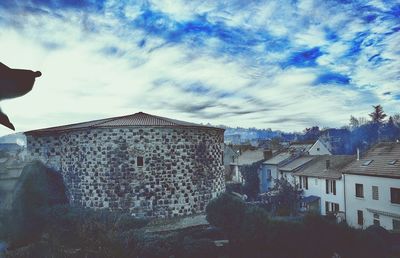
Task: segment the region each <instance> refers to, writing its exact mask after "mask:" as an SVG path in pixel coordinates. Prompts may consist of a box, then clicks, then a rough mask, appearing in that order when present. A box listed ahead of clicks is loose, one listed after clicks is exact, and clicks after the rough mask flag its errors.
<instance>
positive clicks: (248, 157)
mask: <svg viewBox="0 0 400 258" xmlns="http://www.w3.org/2000/svg"><path fill="white" fill-rule="evenodd" d="M263 159H264V150H262V149H257V150H247V151H245V152H243V153H242V154H241V155H240V156H239V157H238V165H239V166H242V165H251V164H253V163H255V162H258V161H261V160H263Z"/></svg>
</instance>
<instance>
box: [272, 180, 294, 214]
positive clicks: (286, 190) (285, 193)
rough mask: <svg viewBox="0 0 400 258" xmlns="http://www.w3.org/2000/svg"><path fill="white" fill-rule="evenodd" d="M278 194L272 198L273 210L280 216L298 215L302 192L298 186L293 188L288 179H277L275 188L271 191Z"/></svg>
mask: <svg viewBox="0 0 400 258" xmlns="http://www.w3.org/2000/svg"><path fill="white" fill-rule="evenodd" d="M271 190H272V191H274V192H276V194H274V195H273V196H271V197H270V199H269V203H271V206H272V210H273V212H274V213H276V214H277V215H279V216H289V215H296V214H297V212H298V209H299V203H300V197H301V191H300V190H299V188H298V186H297V185H295V186H292V185H291V184H290V183H289V182H288V181H287V180H286V179H284V178H280V179H276V180H275V183H274V187H273V188H272V189H271Z"/></svg>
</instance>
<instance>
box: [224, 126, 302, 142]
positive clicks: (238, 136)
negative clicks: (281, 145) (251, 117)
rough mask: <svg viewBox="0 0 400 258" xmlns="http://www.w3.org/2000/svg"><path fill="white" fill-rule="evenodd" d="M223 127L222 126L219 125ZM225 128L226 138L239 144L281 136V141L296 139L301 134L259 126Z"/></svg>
mask: <svg viewBox="0 0 400 258" xmlns="http://www.w3.org/2000/svg"><path fill="white" fill-rule="evenodd" d="M219 127H221V126H219ZM223 128H225V140H228V141H229V142H232V143H235V144H238V143H245V142H251V141H254V140H270V139H273V138H276V137H277V138H280V139H281V141H294V140H296V139H297V137H298V136H299V135H300V134H299V133H286V132H282V131H279V130H277V131H274V130H271V129H270V128H268V129H257V128H254V127H253V128H242V127H236V128H235V127H227V126H224V127H223Z"/></svg>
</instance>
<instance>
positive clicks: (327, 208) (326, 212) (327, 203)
mask: <svg viewBox="0 0 400 258" xmlns="http://www.w3.org/2000/svg"><path fill="white" fill-rule="evenodd" d="M328 213H329V202H325V214H328Z"/></svg>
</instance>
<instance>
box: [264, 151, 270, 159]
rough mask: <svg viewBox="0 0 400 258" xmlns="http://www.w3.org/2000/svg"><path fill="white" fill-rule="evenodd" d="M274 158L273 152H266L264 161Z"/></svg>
mask: <svg viewBox="0 0 400 258" xmlns="http://www.w3.org/2000/svg"><path fill="white" fill-rule="evenodd" d="M270 158H272V150H264V160H268V159H270Z"/></svg>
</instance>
